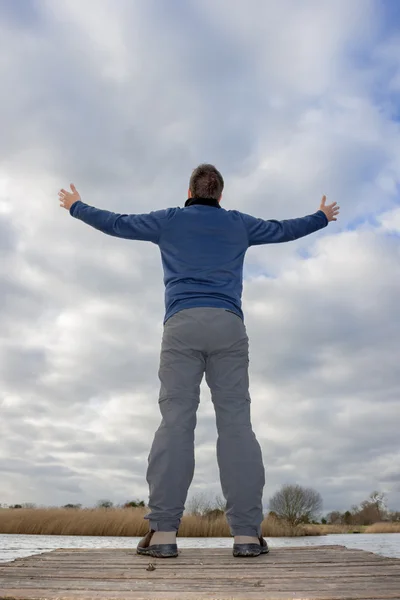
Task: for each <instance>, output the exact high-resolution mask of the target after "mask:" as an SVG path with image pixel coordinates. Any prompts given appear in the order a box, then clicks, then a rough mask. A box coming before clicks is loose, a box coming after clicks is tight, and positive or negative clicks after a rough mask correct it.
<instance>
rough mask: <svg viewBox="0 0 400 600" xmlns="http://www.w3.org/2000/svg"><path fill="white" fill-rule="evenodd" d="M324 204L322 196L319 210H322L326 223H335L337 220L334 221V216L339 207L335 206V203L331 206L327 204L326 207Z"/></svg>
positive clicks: (324, 197) (324, 199)
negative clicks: (326, 219)
mask: <svg viewBox="0 0 400 600" xmlns="http://www.w3.org/2000/svg"><path fill="white" fill-rule="evenodd" d="M325 202H326V196H322V201H321V206H320V207H319V210H322V212H324V213H325V214H326V216H327V218H328V221H337V219H335V216H336V215H338V214H339V208H340V206H335V204H337V202H332V204H328V206H326V205H325Z"/></svg>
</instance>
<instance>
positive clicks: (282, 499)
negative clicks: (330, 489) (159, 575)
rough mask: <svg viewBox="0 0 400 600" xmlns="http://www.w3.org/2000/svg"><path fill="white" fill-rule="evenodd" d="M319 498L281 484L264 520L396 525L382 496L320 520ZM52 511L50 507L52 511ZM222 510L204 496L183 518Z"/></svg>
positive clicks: (105, 504) (131, 504)
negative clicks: (187, 515) (392, 523)
mask: <svg viewBox="0 0 400 600" xmlns="http://www.w3.org/2000/svg"><path fill="white" fill-rule="evenodd" d="M322 506H323V501H322V496H321V494H320V493H319V492H317V491H316V490H314V489H313V488H310V487H303V486H300V485H297V484H294V485H293V484H285V485H283V486H282V487H281V489H280V490H278V491H277V492H276V493H275V494H274V495H273V496H272V497H271V498H270V499H269V503H268V508H269V512H268V516H271V517H275V518H276V519H282V520H285V521H287V522H288V523H290V524H291V525H293V526H296V525H300V524H310V523H315V524H319V523H322V524H341V525H372V524H373V523H378V522H382V521H389V522H400V511H392V510H389V509H388V508H387V497H386V494H385V493H382V492H379V491H373V492H371V494H370V495H369V497H368V498H367V499H366V500H364V501H362V502H361V503H360V504H359V505H353V506H352V507H351V509H349V510H346V511H344V512H341V511H331V512H329V513H327V514H326V515H325V516H322ZM0 508H9V509H18V508H30V509H34V508H37V506H36V504H32V503H30V502H25V503H22V504H14V505H10V506H6V505H1V504H0ZM53 508H54V507H53ZM57 508H67V509H75V510H80V509H82V504H65V505H64V506H62V507H57ZM95 508H96V509H106V510H107V509H114V508H124V509H129V508H146V503H145V502H144V500H130V501H128V502H125V503H124V504H121V505H114V503H113V502H111V501H110V500H104V499H103V500H99V501H98V502H97V503H96V505H95ZM225 509H226V505H225V500H224V499H223V498H222V497H221V496H216V497H215V498H213V499H211V498H210V497H209V496H208V495H207V494H205V493H201V492H200V493H197V494H195V495H193V496H192V497H191V498H190V499H189V500H188V502H187V504H186V510H185V512H186V513H187V514H191V515H196V516H200V517H217V516H219V515H223V514H224V512H225Z"/></svg>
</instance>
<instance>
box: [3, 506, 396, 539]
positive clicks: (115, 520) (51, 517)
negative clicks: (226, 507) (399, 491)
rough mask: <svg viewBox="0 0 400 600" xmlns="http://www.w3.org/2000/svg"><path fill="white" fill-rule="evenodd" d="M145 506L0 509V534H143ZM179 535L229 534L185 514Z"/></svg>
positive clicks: (309, 529)
mask: <svg viewBox="0 0 400 600" xmlns="http://www.w3.org/2000/svg"><path fill="white" fill-rule="evenodd" d="M147 512H148V509H146V508H128V509H123V508H112V509H104V508H103V509H102V508H95V509H81V510H74V509H66V508H36V509H24V508H20V509H0V533H20V534H25V535H27V534H28V535H29V534H31V535H32V534H36V535H92V536H117V537H119V536H121V537H136V536H143V535H145V534H146V532H147V531H148V521H146V520H144V518H143V517H144V515H145V514H146V513H147ZM353 532H358V533H364V532H365V533H396V532H397V533H399V532H400V523H376V524H375V525H371V526H370V527H363V526H354V527H351V526H350V527H349V526H345V525H299V526H297V527H291V526H290V525H289V524H288V523H286V522H284V521H279V520H278V519H275V518H273V517H267V518H266V519H264V521H263V524H262V533H263V535H264V536H265V537H298V536H307V535H326V534H328V533H353ZM179 536H181V537H230V532H229V527H228V524H227V521H226V519H225V517H224V516H218V517H216V518H208V517H200V516H192V515H185V516H184V517H183V519H182V523H181V526H180V528H179Z"/></svg>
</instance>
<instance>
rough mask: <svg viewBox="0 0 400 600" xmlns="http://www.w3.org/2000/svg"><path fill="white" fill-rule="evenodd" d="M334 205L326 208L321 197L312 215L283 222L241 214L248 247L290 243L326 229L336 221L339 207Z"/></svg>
mask: <svg viewBox="0 0 400 600" xmlns="http://www.w3.org/2000/svg"><path fill="white" fill-rule="evenodd" d="M336 204H337V202H333V203H332V204H329V205H328V206H326V196H323V197H322V201H321V205H320V207H319V210H317V212H315V213H314V214H312V215H307V216H306V217H299V218H298V219H286V220H283V221H276V220H274V219H269V220H264V219H258V218H256V217H252V216H251V215H247V214H245V213H241V216H242V219H243V222H244V224H245V227H246V229H247V234H248V236H249V246H258V245H260V244H278V243H280V242H290V241H292V240H297V239H298V238H301V237H304V236H306V235H309V234H310V233H314V232H315V231H318V230H319V229H322V228H324V227H326V226H327V225H328V223H329V222H330V221H337V219H336V216H337V215H338V214H339V208H340V207H339V206H336Z"/></svg>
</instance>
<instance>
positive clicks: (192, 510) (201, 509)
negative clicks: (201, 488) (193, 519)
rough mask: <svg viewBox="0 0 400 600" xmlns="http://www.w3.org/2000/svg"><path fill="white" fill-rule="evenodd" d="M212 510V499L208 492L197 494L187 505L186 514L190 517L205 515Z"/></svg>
mask: <svg viewBox="0 0 400 600" xmlns="http://www.w3.org/2000/svg"><path fill="white" fill-rule="evenodd" d="M210 510H212V504H211V501H210V498H209V496H208V494H207V493H206V492H197V493H195V494H193V496H192V497H191V498H190V499H189V500H188V501H187V503H186V512H187V513H188V514H189V515H196V516H200V515H204V514H205V513H207V512H209V511H210Z"/></svg>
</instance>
